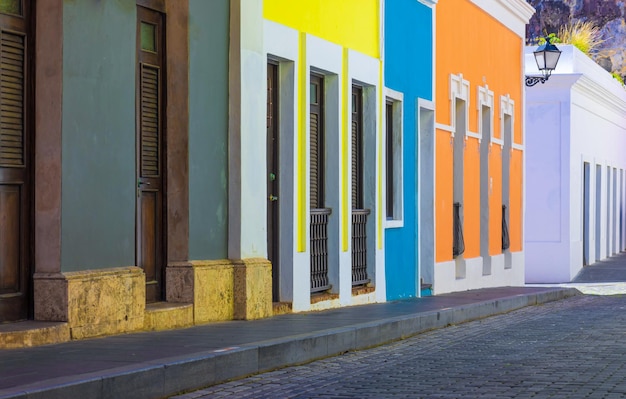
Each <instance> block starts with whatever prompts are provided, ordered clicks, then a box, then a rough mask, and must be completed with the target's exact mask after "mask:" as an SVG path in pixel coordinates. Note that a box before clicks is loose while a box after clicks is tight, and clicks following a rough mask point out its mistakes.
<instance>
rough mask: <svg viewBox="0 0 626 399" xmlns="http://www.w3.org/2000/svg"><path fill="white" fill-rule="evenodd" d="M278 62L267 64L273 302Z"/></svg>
mask: <svg viewBox="0 0 626 399" xmlns="http://www.w3.org/2000/svg"><path fill="white" fill-rule="evenodd" d="M278 157H279V146H278V65H277V64H275V63H272V62H270V63H268V64H267V195H268V202H267V257H268V259H269V261H270V262H271V263H272V301H274V302H279V301H280V295H279V284H280V280H279V276H280V268H279V267H280V266H279V252H278V250H279V235H278V231H279V230H278V229H279V225H278V220H279V219H278V215H279V211H278V207H279V198H278V191H279V173H278V172H279V158H278Z"/></svg>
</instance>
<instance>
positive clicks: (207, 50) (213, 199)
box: [189, 0, 229, 260]
mask: <svg viewBox="0 0 626 399" xmlns="http://www.w3.org/2000/svg"><path fill="white" fill-rule="evenodd" d="M228 21H229V2H228V0H212V1H204V0H191V1H190V2H189V47H190V52H189V53H190V54H189V57H190V61H189V257H190V259H196V260H208V259H225V258H227V257H228V46H229V44H228V43H229V24H228Z"/></svg>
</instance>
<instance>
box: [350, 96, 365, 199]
mask: <svg viewBox="0 0 626 399" xmlns="http://www.w3.org/2000/svg"><path fill="white" fill-rule="evenodd" d="M362 98H363V89H362V88H361V87H359V86H352V135H351V136H352V163H351V166H352V209H362V208H363V192H362V189H363V184H362V168H363V162H362V158H363V133H362V131H363V127H362V120H363V102H362V101H363V100H362Z"/></svg>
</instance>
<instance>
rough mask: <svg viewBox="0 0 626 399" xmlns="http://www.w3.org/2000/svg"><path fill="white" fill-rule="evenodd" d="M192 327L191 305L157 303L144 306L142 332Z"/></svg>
mask: <svg viewBox="0 0 626 399" xmlns="http://www.w3.org/2000/svg"><path fill="white" fill-rule="evenodd" d="M192 325H193V305H192V304H190V303H171V302H159V303H152V304H150V305H147V306H146V312H145V319H144V323H143V329H144V330H147V331H160V330H171V329H174V328H184V327H191V326H192Z"/></svg>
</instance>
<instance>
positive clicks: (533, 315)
mask: <svg viewBox="0 0 626 399" xmlns="http://www.w3.org/2000/svg"><path fill="white" fill-rule="evenodd" d="M625 338H626V296H623V295H615V296H577V297H573V298H570V299H567V300H563V301H559V302H552V303H548V304H545V305H541V306H530V307H527V308H524V309H521V310H518V311H515V312H511V313H509V314H505V315H499V316H495V317H490V318H487V319H483V320H480V321H475V322H470V323H466V324H461V325H457V326H451V327H448V328H444V329H440V330H435V331H431V332H428V333H425V334H421V335H418V336H415V337H413V338H410V339H407V340H403V341H399V342H396V343H393V344H390V345H385V346H381V347H378V348H374V349H370V350H366V351H359V352H350V353H346V354H344V355H342V356H338V357H333V358H329V359H324V360H320V361H316V362H313V363H310V364H306V365H302V366H298V367H289V368H285V369H281V370H277V371H274V372H270V373H265V374H261V375H257V376H252V377H249V378H246V379H242V380H237V381H233V382H230V383H226V384H221V385H217V386H213V387H210V388H207V389H204V390H200V391H196V392H191V393H187V394H184V395H179V396H177V397H176V398H177V399H191V398H218V397H229V398H479V397H480V398H624V397H626V340H625Z"/></svg>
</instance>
